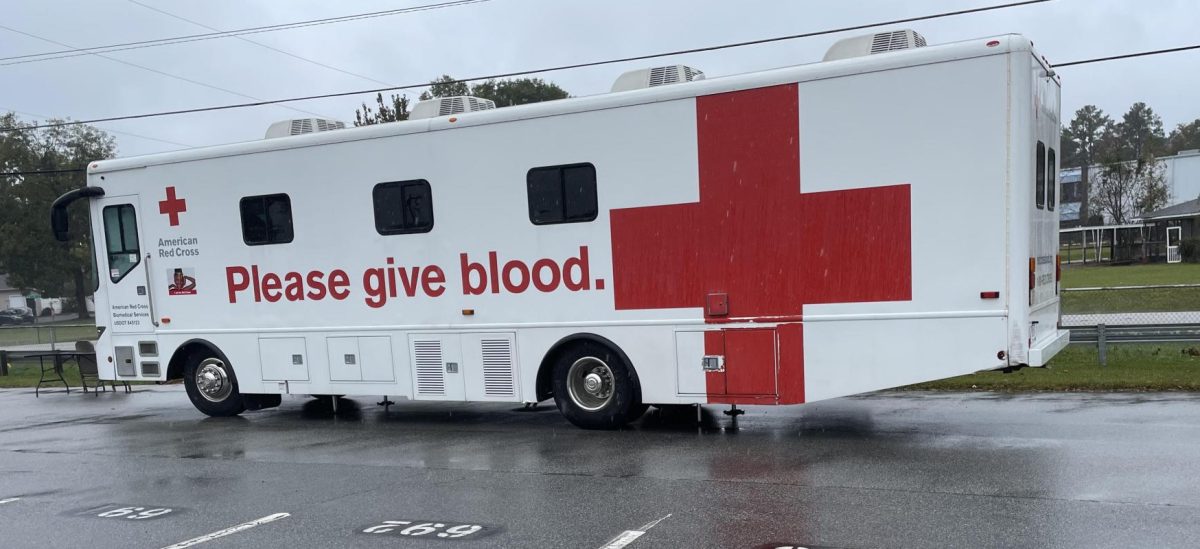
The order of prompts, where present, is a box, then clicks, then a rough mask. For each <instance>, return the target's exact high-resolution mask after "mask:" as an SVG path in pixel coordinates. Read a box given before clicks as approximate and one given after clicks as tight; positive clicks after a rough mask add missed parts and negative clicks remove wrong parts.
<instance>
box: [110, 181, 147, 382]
mask: <svg viewBox="0 0 1200 549" xmlns="http://www.w3.org/2000/svg"><path fill="white" fill-rule="evenodd" d="M96 202H97V203H98V205H99V207H100V220H101V221H100V223H101V235H100V236H101V241H98V242H97V243H96V245H97V248H99V253H97V254H96V255H97V257H96V259H97V263H98V265H97V268H98V270H99V275H100V284H102V285H103V286H104V288H105V289H106V294H107V296H108V307H109V316H110V320H109V326H108V329H109V330H112V332H113V335H120V334H149V333H153V332H154V327H155V322H156V321H157V319H156V318H155V317H154V303H153V301H152V299H153V291H154V288H152V287H151V286H150V277H149V270H148V269H149V268H150V265H149V261H150V256H149V254H147V253H146V248H145V247H144V246H142V243H141V242H142V241H141V237H140V232H139V229H138V228H139V226H140V225H141V223H140V212H139V209H140V204H139V202H138V197H137V195H125V196H105V197H103V198H100V199H98V200H96ZM117 354H118V355H120V354H122V353H117ZM120 358H122V357H120V356H118V359H120ZM130 358H132V357H130ZM130 364H132V362H131V363H130ZM124 365H125V364H122V363H121V361H120V360H118V364H117V367H118V373H119V374H120V375H135V374H134V373H128V374H127V373H122V372H121V366H124Z"/></svg>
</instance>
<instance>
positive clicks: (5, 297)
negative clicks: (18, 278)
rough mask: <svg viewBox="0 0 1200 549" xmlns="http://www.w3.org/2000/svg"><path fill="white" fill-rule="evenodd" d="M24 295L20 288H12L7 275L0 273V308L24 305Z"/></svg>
mask: <svg viewBox="0 0 1200 549" xmlns="http://www.w3.org/2000/svg"><path fill="white" fill-rule="evenodd" d="M24 306H25V295H24V294H22V293H21V289H20V288H13V287H12V286H11V285H9V283H8V275H6V274H4V273H0V309H11V308H13V307H24Z"/></svg>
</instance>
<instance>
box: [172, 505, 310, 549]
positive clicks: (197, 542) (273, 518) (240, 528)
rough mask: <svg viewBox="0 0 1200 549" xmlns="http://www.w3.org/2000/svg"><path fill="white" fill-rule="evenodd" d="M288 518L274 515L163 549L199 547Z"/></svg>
mask: <svg viewBox="0 0 1200 549" xmlns="http://www.w3.org/2000/svg"><path fill="white" fill-rule="evenodd" d="M290 516H292V514H291V513H275V514H274V515H267V516H265V517H263V518H260V519H257V520H252V521H250V522H243V523H241V524H239V525H237V526H230V527H229V528H226V529H224V530H217V531H216V532H213V533H211V534H204V535H203V536H200V537H197V538H192V539H189V540H187V541H181V542H179V543H176V544H175V545H168V546H166V547H163V549H184V547H191V546H193V545H200V544H201V543H204V542H206V541H212V540H214V539H217V538H222V537H225V536H228V535H229V534H236V533H238V532H241V531H243V530H249V529H251V528H254V527H255V526H261V525H263V524H266V523H268V522H275V521H277V520H279V519H281V518H287V517H290Z"/></svg>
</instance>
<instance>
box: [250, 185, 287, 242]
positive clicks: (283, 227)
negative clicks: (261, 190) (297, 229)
mask: <svg viewBox="0 0 1200 549" xmlns="http://www.w3.org/2000/svg"><path fill="white" fill-rule="evenodd" d="M241 211H242V240H244V241H245V242H246V244H248V245H250V246H259V245H262V244H286V243H288V242H291V241H292V200H291V199H290V198H288V195H286V194H268V195H262V196H247V197H246V198H243V199H242V202H241Z"/></svg>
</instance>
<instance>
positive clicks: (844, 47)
mask: <svg viewBox="0 0 1200 549" xmlns="http://www.w3.org/2000/svg"><path fill="white" fill-rule="evenodd" d="M922 47H925V37H924V36H921V35H920V34H917V31H913V30H898V31H891V32H879V33H875V34H866V35H863V36H852V37H850V38H843V39H841V40H838V41H837V42H835V43H834V44H833V46H830V48H829V51H827V52H825V59H823V61H834V60H837V59H850V58H852V57H862V56H865V55H872V54H876V53H887V52H889V51H898V50H907V49H911V48H922Z"/></svg>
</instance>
